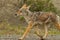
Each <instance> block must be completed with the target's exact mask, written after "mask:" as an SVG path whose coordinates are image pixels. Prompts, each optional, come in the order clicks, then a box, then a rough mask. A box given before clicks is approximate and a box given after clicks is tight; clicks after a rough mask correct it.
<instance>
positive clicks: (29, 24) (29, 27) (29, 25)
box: [19, 21, 33, 40]
mask: <svg viewBox="0 0 60 40" xmlns="http://www.w3.org/2000/svg"><path fill="white" fill-rule="evenodd" d="M32 25H33V24H32V21H30V22H29V23H28V27H27V29H26V31H25V32H24V34H23V36H22V37H21V38H19V40H22V39H24V37H25V36H26V35H27V34H28V32H29V31H30V29H31V28H32V27H33V26H32Z"/></svg>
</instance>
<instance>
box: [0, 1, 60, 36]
mask: <svg viewBox="0 0 60 40" xmlns="http://www.w3.org/2000/svg"><path fill="white" fill-rule="evenodd" d="M24 3H26V4H27V5H30V4H32V6H31V7H30V11H32V12H34V11H36V12H38V11H46V12H48V11H52V12H54V13H56V14H57V15H60V0H0V35H7V34H16V35H20V34H23V32H24V31H25V29H26V26H27V23H26V21H25V19H24V17H23V16H15V14H16V13H17V11H18V9H19V8H21V6H22V5H23V4H24ZM49 34H60V32H59V30H57V29H56V28H55V27H51V28H50V29H49Z"/></svg>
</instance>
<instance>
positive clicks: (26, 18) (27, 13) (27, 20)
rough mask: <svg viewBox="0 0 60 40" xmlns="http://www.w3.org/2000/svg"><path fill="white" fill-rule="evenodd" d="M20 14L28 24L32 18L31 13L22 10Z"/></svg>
mask: <svg viewBox="0 0 60 40" xmlns="http://www.w3.org/2000/svg"><path fill="white" fill-rule="evenodd" d="M22 13H23V16H24V18H25V20H26V22H27V23H28V22H29V21H30V18H31V16H32V12H31V11H29V10H23V11H22Z"/></svg>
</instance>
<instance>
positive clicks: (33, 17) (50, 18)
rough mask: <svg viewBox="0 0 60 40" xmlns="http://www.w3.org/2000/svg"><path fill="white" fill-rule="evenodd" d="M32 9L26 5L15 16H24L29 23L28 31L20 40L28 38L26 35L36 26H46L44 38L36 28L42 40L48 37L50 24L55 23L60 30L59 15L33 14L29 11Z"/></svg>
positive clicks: (50, 13)
mask: <svg viewBox="0 0 60 40" xmlns="http://www.w3.org/2000/svg"><path fill="white" fill-rule="evenodd" d="M30 7H31V5H29V6H27V5H26V4H24V5H23V6H22V7H21V8H20V9H19V10H18V12H17V14H15V15H22V16H24V18H25V20H26V22H27V23H28V27H27V29H26V31H25V32H24V34H23V35H22V37H21V38H19V40H23V39H24V38H25V37H26V35H27V34H28V32H29V31H30V29H31V28H32V27H33V26H34V25H36V24H43V25H44V29H45V34H44V36H42V37H41V36H40V34H39V31H38V27H36V28H37V30H36V33H37V35H38V36H39V37H41V40H43V39H45V38H46V37H47V35H48V24H49V23H53V24H54V25H55V26H56V27H57V28H58V29H60V24H59V16H58V15H56V14H54V13H53V12H31V11H30V10H29V8H30Z"/></svg>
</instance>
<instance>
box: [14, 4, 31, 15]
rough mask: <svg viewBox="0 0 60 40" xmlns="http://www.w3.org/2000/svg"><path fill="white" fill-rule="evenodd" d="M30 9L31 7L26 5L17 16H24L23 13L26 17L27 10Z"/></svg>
mask: <svg viewBox="0 0 60 40" xmlns="http://www.w3.org/2000/svg"><path fill="white" fill-rule="evenodd" d="M29 8H30V5H29V6H27V5H26V4H24V5H23V6H22V7H21V8H20V9H19V10H18V12H17V14H15V15H22V14H23V13H24V15H26V13H27V10H29Z"/></svg>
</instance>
